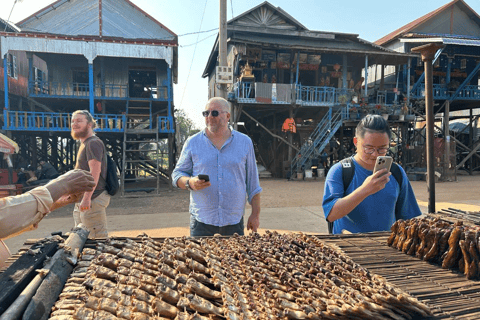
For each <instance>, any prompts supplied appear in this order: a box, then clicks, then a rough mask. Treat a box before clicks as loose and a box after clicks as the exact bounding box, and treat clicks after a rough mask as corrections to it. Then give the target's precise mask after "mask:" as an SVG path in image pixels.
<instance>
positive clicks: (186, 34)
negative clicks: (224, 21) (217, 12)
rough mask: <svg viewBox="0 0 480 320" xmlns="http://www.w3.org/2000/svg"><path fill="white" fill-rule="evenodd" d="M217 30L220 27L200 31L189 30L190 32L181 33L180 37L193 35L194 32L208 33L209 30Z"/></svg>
mask: <svg viewBox="0 0 480 320" xmlns="http://www.w3.org/2000/svg"><path fill="white" fill-rule="evenodd" d="M216 30H218V28H214V29H210V30H205V31H198V32H189V33H184V34H181V35H179V36H178V37H183V36H189V35H192V34H199V33H207V32H212V31H216Z"/></svg>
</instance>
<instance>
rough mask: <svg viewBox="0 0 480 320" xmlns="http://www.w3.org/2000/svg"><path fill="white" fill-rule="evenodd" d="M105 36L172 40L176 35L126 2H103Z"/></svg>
mask: <svg viewBox="0 0 480 320" xmlns="http://www.w3.org/2000/svg"><path fill="white" fill-rule="evenodd" d="M102 13H103V18H102V20H103V28H102V31H103V35H104V36H111V37H124V38H129V39H162V40H172V39H174V38H175V35H172V34H171V33H170V32H169V31H167V30H165V29H164V28H161V27H160V26H159V25H158V24H157V23H155V22H154V21H152V20H151V19H145V16H144V15H143V14H142V13H141V12H140V11H138V10H132V6H131V5H130V4H129V3H127V2H125V1H118V0H103V1H102Z"/></svg>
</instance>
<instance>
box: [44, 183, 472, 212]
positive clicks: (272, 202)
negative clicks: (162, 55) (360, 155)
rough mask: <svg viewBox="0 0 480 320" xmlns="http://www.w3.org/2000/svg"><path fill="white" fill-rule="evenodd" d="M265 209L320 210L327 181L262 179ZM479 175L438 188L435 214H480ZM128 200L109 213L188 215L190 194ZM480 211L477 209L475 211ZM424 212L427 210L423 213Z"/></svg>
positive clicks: (423, 200) (115, 202)
mask: <svg viewBox="0 0 480 320" xmlns="http://www.w3.org/2000/svg"><path fill="white" fill-rule="evenodd" d="M411 184H412V188H413V190H414V192H415V195H416V197H417V201H418V202H419V205H420V206H421V207H422V206H425V207H426V205H427V203H428V190H427V183H426V182H425V181H412V182H411ZM260 185H261V186H262V188H263V192H262V194H261V207H262V208H285V207H308V206H321V205H322V197H323V188H324V180H323V179H317V180H305V181H288V180H286V179H261V180H260ZM478 190H480V175H473V176H469V175H459V176H458V181H456V182H439V183H436V184H435V191H436V192H435V196H436V199H435V200H436V210H440V209H442V208H448V207H454V208H456V209H461V210H470V211H480V194H479V192H478ZM127 195H128V196H127V197H121V196H120V195H116V196H115V197H113V198H112V200H111V202H110V206H109V207H108V213H109V214H114V215H123V214H142V213H169V212H188V205H189V193H188V192H187V191H185V190H179V189H169V188H168V186H165V187H164V188H163V189H162V191H161V192H160V193H159V195H158V196H157V195H153V194H145V193H132V194H127ZM476 207H478V208H476ZM422 211H424V210H422ZM71 214H72V206H67V207H65V208H62V209H59V210H57V211H55V212H52V213H50V214H49V217H50V218H57V217H67V216H71Z"/></svg>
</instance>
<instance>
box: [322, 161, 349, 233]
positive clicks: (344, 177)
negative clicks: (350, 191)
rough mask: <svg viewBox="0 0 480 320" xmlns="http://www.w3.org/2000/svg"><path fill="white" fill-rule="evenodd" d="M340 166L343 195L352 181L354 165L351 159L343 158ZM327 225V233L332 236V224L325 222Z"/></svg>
mask: <svg viewBox="0 0 480 320" xmlns="http://www.w3.org/2000/svg"><path fill="white" fill-rule="evenodd" d="M340 163H341V164H342V180H343V194H344V195H345V192H346V190H347V188H348V186H349V185H350V183H351V182H352V180H353V175H354V174H355V163H354V162H353V160H352V158H345V159H343V160H342V161H340ZM327 224H328V233H330V234H333V222H330V221H328V220H327Z"/></svg>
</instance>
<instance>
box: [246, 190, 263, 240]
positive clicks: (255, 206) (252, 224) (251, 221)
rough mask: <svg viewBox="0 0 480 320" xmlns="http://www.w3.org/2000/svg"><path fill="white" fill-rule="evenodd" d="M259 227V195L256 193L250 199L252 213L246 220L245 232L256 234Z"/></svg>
mask: <svg viewBox="0 0 480 320" xmlns="http://www.w3.org/2000/svg"><path fill="white" fill-rule="evenodd" d="M259 226H260V193H257V194H256V195H255V196H254V197H253V198H252V213H251V214H250V217H249V218H248V222H247V230H252V231H253V232H257V229H258V227H259Z"/></svg>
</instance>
